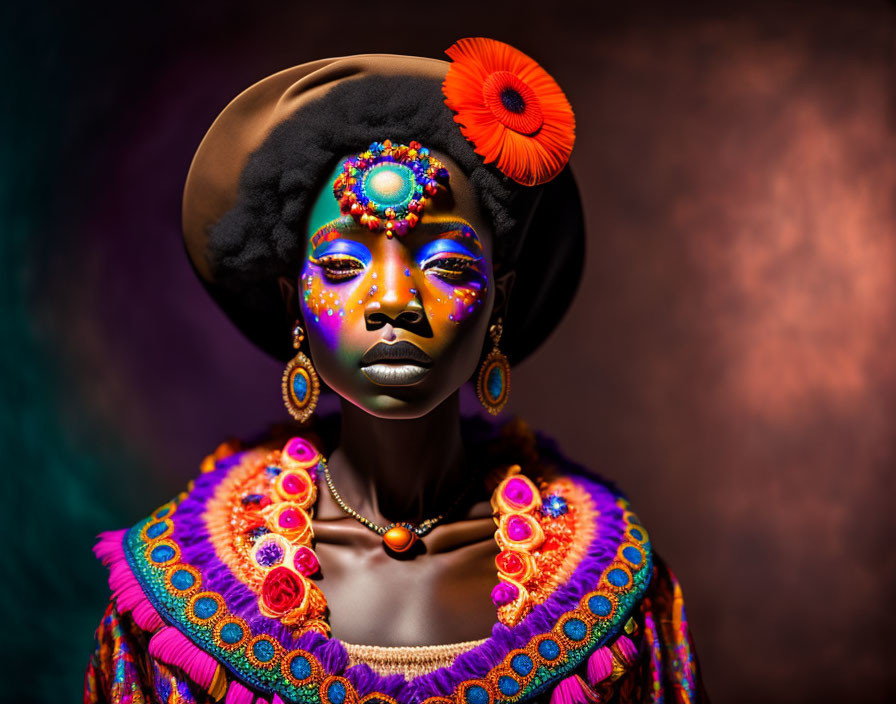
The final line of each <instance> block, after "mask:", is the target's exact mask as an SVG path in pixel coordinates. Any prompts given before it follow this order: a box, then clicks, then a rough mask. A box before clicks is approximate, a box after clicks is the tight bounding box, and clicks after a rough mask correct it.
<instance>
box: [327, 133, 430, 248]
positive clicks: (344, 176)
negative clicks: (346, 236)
mask: <svg viewBox="0 0 896 704" xmlns="http://www.w3.org/2000/svg"><path fill="white" fill-rule="evenodd" d="M342 168H343V170H342V173H341V174H339V175H338V176H337V177H336V180H335V181H334V182H333V195H334V196H335V198H336V200H337V201H339V210H340V211H341V212H342V214H343V215H351V216H352V217H353V218H354V219H355V220H356V221H357V222H358V223H360V224H361V225H364V226H366V227H367V228H369V229H370V230H372V231H381V232H385V233H386V237H390V238H391V237H392V236H393V235H396V234H398V235H404V234H406V233H407V231H408V230H409V229H411V228H412V227H414V226H416V224H417V223H418V222H419V220H420V215H421V214H422V212H423V207H424V205H425V204H426V201H427V199H428V197H430V196H433V195H435V194H436V191H437V190H438V188H439V184H443V185H445V184H447V183H448V169H447V168H445V165H444V164H443V163H442V162H441V161H439V160H438V159H436V158H435V157H434V156H432V155H431V154H430V151H429V149H427V148H426V147H424V146H422V145H421V144H420V142H411V143H410V144H407V145H405V144H394V145H393V144H392V142H391V141H390V140H388V139H387V140H386V141H384V142H374V143H373V144H371V145H370V147H369V148H368V149H367V151H364V152H361V153H360V154H358V155H357V156H354V157H351V158H350V159H346V160H345V162H344V163H343V165H342Z"/></svg>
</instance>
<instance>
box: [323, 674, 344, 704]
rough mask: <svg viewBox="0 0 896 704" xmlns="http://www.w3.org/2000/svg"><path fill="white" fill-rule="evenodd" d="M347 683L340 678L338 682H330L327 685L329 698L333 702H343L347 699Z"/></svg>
mask: <svg viewBox="0 0 896 704" xmlns="http://www.w3.org/2000/svg"><path fill="white" fill-rule="evenodd" d="M345 695H346V691H345V685H344V684H342V682H339V681H338V680H337V681H336V682H330V686H329V687H327V699H329V700H330V701H331V702H332V704H342V703H343V702H344V701H345Z"/></svg>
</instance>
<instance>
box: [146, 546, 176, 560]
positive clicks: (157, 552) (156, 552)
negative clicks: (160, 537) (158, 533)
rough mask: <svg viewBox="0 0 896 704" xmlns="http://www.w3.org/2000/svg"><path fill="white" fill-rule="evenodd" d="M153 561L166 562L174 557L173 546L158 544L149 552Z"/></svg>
mask: <svg viewBox="0 0 896 704" xmlns="http://www.w3.org/2000/svg"><path fill="white" fill-rule="evenodd" d="M149 556H150V559H152V561H153V562H167V561H168V560H170V559H172V558H173V557H174V548H172V547H171V546H169V545H159V546H157V547H155V548H153V551H152V552H151V553H150V555H149Z"/></svg>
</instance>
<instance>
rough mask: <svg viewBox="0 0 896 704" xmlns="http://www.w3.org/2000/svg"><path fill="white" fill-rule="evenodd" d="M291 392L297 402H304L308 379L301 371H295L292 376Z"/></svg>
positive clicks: (306, 394)
mask: <svg viewBox="0 0 896 704" xmlns="http://www.w3.org/2000/svg"><path fill="white" fill-rule="evenodd" d="M292 392H293V394H295V397H296V400H297V401H298V402H299V403H304V402H305V397H306V396H308V379H306V378H305V375H304V374H302V372H301V371H298V372H296V374H295V375H294V376H293V378H292Z"/></svg>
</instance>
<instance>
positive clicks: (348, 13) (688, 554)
mask: <svg viewBox="0 0 896 704" xmlns="http://www.w3.org/2000/svg"><path fill="white" fill-rule="evenodd" d="M133 11H134V10H133V9H132V10H131V12H133ZM139 13H140V14H139V15H136V16H135V15H133V14H130V13H129V12H125V11H123V10H122V9H120V8H113V7H112V6H108V7H103V8H97V7H82V6H78V7H66V8H62V9H60V8H54V9H53V10H52V11H49V10H48V11H46V12H44V13H42V14H41V13H37V14H35V18H34V19H33V27H32V29H34V31H35V36H36V37H37V39H36V41H35V45H34V47H33V49H34V56H35V61H34V63H33V64H32V65H31V66H30V67H29V70H33V71H34V74H35V76H37V77H39V78H40V79H41V81H43V83H41V84H40V85H39V86H38V88H36V89H35V90H36V91H43V92H44V94H46V92H47V91H50V93H52V91H58V102H57V110H58V113H57V114H55V115H54V116H55V117H56V118H57V119H58V124H57V128H58V129H61V132H53V137H52V139H56V140H58V141H59V142H60V144H61V147H60V153H59V154H54V155H52V158H50V157H49V156H46V155H44V161H43V162H40V163H41V164H44V165H45V167H46V168H42V169H41V173H40V180H41V189H42V190H39V191H38V192H40V193H42V194H44V197H43V198H42V199H41V200H40V202H39V203H36V204H35V205H34V207H35V209H37V208H43V209H45V210H46V211H47V212H49V213H50V214H51V215H52V222H51V223H50V224H48V225H47V226H46V227H44V228H43V229H41V230H40V231H39V232H35V234H34V238H33V240H32V241H31V243H30V246H29V249H28V256H27V258H26V259H25V260H23V261H25V262H26V263H23V265H22V270H23V271H25V272H26V274H25V275H24V277H25V279H27V283H28V288H27V290H28V291H29V299H28V300H29V306H30V308H29V310H30V314H29V315H30V318H29V320H30V324H31V325H32V326H33V328H34V334H35V336H36V339H38V340H39V341H40V342H41V344H42V345H44V347H45V349H46V350H48V351H50V353H52V354H53V355H54V357H55V361H54V364H53V365H52V367H53V369H54V370H57V369H58V370H62V371H58V372H54V373H60V374H62V373H65V374H66V377H65V386H64V388H65V393H64V394H60V398H59V399H58V400H57V402H56V403H57V405H58V408H57V415H58V417H59V418H61V419H62V423H63V425H64V428H65V435H66V438H67V440H66V442H67V443H68V445H67V447H71V448H74V449H73V450H72V452H78V453H81V454H80V456H81V457H82V458H86V459H84V462H83V463H82V465H81V466H83V467H87V468H89V471H90V472H92V474H90V477H92V478H93V480H95V481H96V483H97V487H100V486H102V489H99V488H97V489H96V490H95V491H93V493H92V494H91V493H90V492H85V495H88V494H90V495H91V496H92V498H93V500H94V505H95V506H97V507H100V508H97V509H95V510H92V511H88V510H84V509H83V505H84V504H83V503H82V504H80V505H81V506H82V509H80V512H79V514H78V515H79V517H80V520H79V522H75V523H72V522H69V523H66V524H65V526H66V527H67V534H68V535H72V536H74V537H73V538H72V540H73V542H76V543H77V545H76V546H74V547H72V548H71V550H70V551H69V554H70V555H71V556H72V557H71V558H70V559H71V560H74V561H75V562H76V563H77V568H76V570H75V572H76V573H78V574H83V575H86V576H84V577H82V578H80V579H81V581H80V582H79V583H78V584H80V587H79V588H78V589H79V591H78V590H76V591H74V592H73V591H72V589H73V587H72V586H71V583H69V584H68V587H67V588H66V589H67V590H68V591H66V590H63V589H61V588H60V591H59V594H58V595H57V596H58V597H59V598H60V599H63V600H64V599H65V598H66V594H69V595H70V594H72V593H77V594H79V595H80V596H79V598H78V603H77V604H76V605H70V606H69V607H66V608H67V609H68V611H67V614H72V613H78V614H80V615H81V616H80V618H82V620H83V621H84V623H88V622H89V623H95V622H96V619H97V618H98V617H99V614H100V612H101V609H102V602H103V600H104V599H105V595H104V591H103V586H102V579H103V575H102V572H101V570H100V568H99V567H97V566H95V565H94V564H93V563H92V562H91V558H90V555H89V553H88V546H89V544H90V541H91V536H92V534H93V533H94V532H96V531H97V530H99V529H107V528H116V527H119V526H120V525H124V523H123V522H124V521H132V520H136V519H137V518H138V517H140V516H141V515H143V514H145V513H146V511H148V510H150V509H151V508H152V507H153V506H155V505H156V504H157V503H161V501H163V500H165V499H166V498H168V497H169V496H170V495H171V494H173V493H174V492H176V491H178V490H179V489H180V488H181V487H182V486H183V485H184V484H185V482H186V481H187V480H188V479H189V478H190V477H191V476H192V475H193V474H194V473H195V471H196V465H197V462H198V460H199V458H201V456H202V455H203V454H204V453H205V452H207V451H208V449H209V448H211V447H213V446H214V445H216V444H217V443H218V442H219V441H220V440H221V439H222V438H223V437H225V436H227V435H228V434H231V433H236V434H242V435H248V434H251V433H252V432H254V431H256V430H258V429H260V428H262V427H264V425H265V424H266V423H267V422H268V421H271V420H277V419H279V418H282V417H283V414H282V411H281V410H280V408H279V403H278V395H279V367H278V366H277V365H276V364H274V363H272V362H270V361H267V360H265V359H263V358H262V357H261V356H260V355H259V354H258V353H256V352H255V351H254V350H253V349H252V348H251V347H250V346H249V345H248V343H246V342H245V341H243V340H242V339H241V338H239V337H238V335H237V334H236V333H235V332H234V331H233V330H232V329H231V328H230V326H229V324H228V323H227V322H226V321H225V320H224V319H223V318H222V316H221V315H220V313H219V312H218V311H217V310H216V309H215V308H214V306H213V305H212V304H211V302H210V301H209V300H208V298H207V296H206V295H205V294H204V292H203V291H202V290H201V288H200V286H199V285H198V283H196V281H195V280H194V277H193V275H192V272H191V271H190V269H189V266H188V264H187V262H186V257H185V256H184V254H183V251H182V247H181V244H180V241H179V235H178V212H179V198H180V191H181V188H182V184H183V179H184V177H185V174H186V169H187V166H188V164H189V160H190V158H191V156H192V153H193V150H194V149H195V147H196V145H197V144H198V141H199V139H200V138H201V136H202V134H203V132H204V130H205V129H206V128H207V126H208V125H209V124H210V122H211V120H212V119H213V118H214V116H215V115H216V114H217V112H218V111H219V110H220V109H221V108H222V107H223V105H224V104H225V103H226V101H227V100H228V99H229V98H231V97H232V96H234V95H235V94H236V93H237V92H238V91H240V90H241V89H242V88H244V87H246V86H248V85H249V84H250V83H252V82H253V81H255V80H257V79H259V78H261V77H263V76H265V75H267V74H269V73H272V72H274V71H275V70H278V69H280V68H284V67H287V66H290V65H293V64H296V63H301V62H303V61H307V60H311V59H314V58H320V57H323V56H331V55H340V54H347V53H362V52H368V51H383V52H394V53H406V54H421V55H431V56H438V55H440V52H441V51H442V49H443V48H445V47H447V46H449V45H450V44H451V42H453V41H454V40H455V39H457V38H459V37H462V36H471V35H484V36H491V37H495V38H497V39H501V40H504V41H508V42H510V43H512V44H514V45H516V46H518V47H519V48H521V49H523V50H524V51H526V52H527V53H529V54H530V55H532V56H533V57H535V58H536V59H537V60H539V61H540V62H541V63H542V64H543V65H544V66H545V67H546V68H547V69H548V70H549V71H550V72H551V73H552V74H553V75H554V76H555V77H557V79H558V80H559V82H560V83H561V85H563V86H564V88H565V89H566V91H567V93H568V95H569V97H570V100H571V102H572V103H573V106H574V107H575V109H576V113H577V118H578V141H577V145H576V150H575V154H574V156H573V165H574V168H575V170H576V173H577V175H578V179H579V182H580V184H581V189H582V194H583V197H584V201H585V207H586V217H587V222H588V227H589V243H588V260H587V265H586V273H585V279H584V281H583V284H582V287H581V291H580V294H579V296H578V298H577V300H576V302H575V305H574V306H573V307H572V309H571V310H570V311H569V312H568V314H567V315H566V318H565V319H564V321H563V323H562V325H561V327H560V328H559V330H558V332H557V333H556V334H555V335H554V336H553V337H552V338H551V339H550V340H549V341H548V342H547V343H546V344H545V345H544V346H543V347H542V348H541V350H540V351H539V352H538V353H536V354H535V355H534V356H533V357H532V358H531V359H530V360H528V361H526V362H525V363H524V364H523V365H522V366H521V367H520V368H519V369H517V370H515V371H514V374H513V389H512V400H511V403H510V408H509V411H510V413H519V414H521V415H522V416H523V417H525V418H527V419H528V420H529V421H530V422H531V423H532V425H534V426H535V427H536V428H539V429H541V430H544V431H545V432H547V433H549V434H552V435H554V436H556V437H557V438H558V440H559V441H560V443H561V446H562V447H564V448H565V450H566V451H567V452H568V453H569V454H570V455H571V456H572V457H574V458H576V459H578V460H581V461H582V462H584V463H585V464H587V465H589V466H591V467H593V468H594V469H595V470H597V471H599V472H601V473H603V474H604V475H606V476H608V477H610V478H613V479H615V480H616V481H617V482H618V483H619V484H620V486H621V487H622V488H623V489H624V490H626V491H627V492H628V493H629V494H630V496H631V498H632V500H633V503H634V504H635V507H636V508H637V509H638V510H639V513H640V514H641V516H642V518H643V520H644V521H645V523H646V525H647V526H648V527H649V528H650V530H651V533H652V537H653V539H654V541H655V545H656V547H657V548H658V549H659V550H660V552H661V553H662V554H663V555H664V557H665V558H666V559H667V561H668V562H669V563H670V565H671V566H672V568H673V569H674V570H675V571H676V573H677V575H678V576H679V578H680V579H681V581H682V582H683V585H684V589H685V597H686V602H687V605H688V613H689V616H690V619H691V623H692V628H693V631H694V634H695V637H696V641H697V646H698V651H699V654H700V656H701V659H702V663H703V666H704V671H705V680H706V684H707V688H708V690H709V692H710V694H711V695H712V697H713V699H714V701H716V702H757V701H761V702H813V703H817V702H835V701H849V702H883V701H890V700H892V698H893V697H894V696H896V673H894V669H893V663H894V660H896V658H894V655H896V651H894V646H893V636H892V634H893V631H894V626H896V617H894V610H893V607H892V602H891V596H892V595H893V590H894V584H896V557H894V554H896V553H894V551H893V549H892V547H891V545H890V542H891V539H892V535H893V517H892V516H893V512H894V509H893V508H892V506H891V504H892V503H893V498H894V481H893V476H894V472H893V466H894V461H896V429H894V428H896V425H894V420H896V276H894V275H896V212H894V211H896V159H894V156H896V152H894V147H896V120H894V104H893V97H894V43H893V38H894V28H896V12H894V10H893V7H892V6H891V5H888V4H885V3H874V2H867V3H841V4H818V3H805V4H791V3H786V4H785V3H775V4H761V5H758V6H757V5H752V4H751V5H747V4H742V5H739V6H728V7H719V6H716V5H705V6H699V7H694V6H688V7H687V8H684V7H682V6H677V7H675V8H667V9H658V8H657V7H649V6H636V7H635V6H626V7H621V6H620V7H612V8H609V9H606V8H604V9H601V8H596V7H595V6H594V5H593V4H591V3H584V2H583V3H557V2H550V3H548V2H540V3H535V2H519V3H514V4H497V3H495V4H488V5H487V4H485V3H482V2H452V3H441V4H434V3H430V4H417V5H416V6H415V5H412V4H410V3H407V2H403V3H380V4H377V5H376V9H374V8H373V6H372V5H362V4H353V5H345V4H335V3H317V4H314V5H310V4H302V5H299V4H297V3H282V4H279V5H276V4H253V5H242V4H240V5H237V4H226V3H217V4H214V5H213V4H198V5H195V4H194V5H190V6H189V7H177V8H175V7H174V6H168V5H164V4H163V5H159V6H153V7H152V8H149V7H146V8H141V9H140V10H139ZM47 22H49V23H50V24H51V25H52V26H54V27H56V28H57V29H56V30H54V31H53V32H43V30H44V29H45V26H46V23H47ZM54 23H55V24H54ZM35 28H37V29H35ZM53 95H54V96H56V95H57V94H53ZM21 109H23V110H24V109H25V108H24V107H23V108H21ZM58 125H61V127H58ZM49 135H50V133H49V132H48V133H46V135H45V136H43V137H39V138H38V142H37V143H38V144H39V143H40V140H41V139H46V140H49V139H51V136H49ZM35 149H36V147H35ZM542 236H543V237H544V238H545V241H546V246H547V247H548V248H549V247H550V244H549V243H550V237H551V233H550V232H545V233H542ZM559 314H560V312H558V315H559ZM48 373H49V372H48ZM470 398H471V395H470V394H469V393H468V394H467V395H466V401H467V402H468V405H469V408H470V409H471V410H472V409H474V408H475V405H473V404H469V401H470ZM83 471H84V472H87V471H88V470H87V469H85V470H83ZM22 491H24V492H25V493H24V494H23V495H24V496H25V505H27V501H28V500H32V501H34V503H35V504H36V503H38V499H37V498H35V497H36V496H37V495H36V494H29V493H28V492H29V491H32V490H31V489H29V488H27V487H26V488H24V489H22ZM42 491H43V490H42ZM46 491H50V492H53V491H58V492H60V494H59V495H60V496H62V495H63V492H68V493H66V494H65V496H67V497H70V496H71V495H72V492H73V489H72V487H71V486H67V485H65V486H63V487H62V488H60V487H51V488H49V489H47V490H46ZM29 497H31V498H30V499H29ZM51 498H52V494H51ZM46 500H47V499H46V495H45V494H44V495H42V498H40V501H43V502H46ZM79 500H81V501H84V500H85V499H84V498H83V496H82V497H81V499H79ZM66 501H68V499H66ZM72 501H73V500H72ZM60 503H65V502H62V501H61V500H60ZM65 505H69V504H68V503H66V504H65ZM60 510H62V509H60ZM65 510H69V509H65ZM69 513H70V514H71V510H69ZM72 515H73V514H72ZM22 520H23V521H24V523H21V524H19V525H20V526H21V525H24V526H26V528H28V526H31V528H34V526H36V525H37V524H36V523H29V522H28V521H31V520H32V519H30V518H28V517H23V518H22ZM36 520H37V519H34V521H36ZM42 520H44V519H42ZM41 525H43V524H41ZM62 525H63V524H62V523H60V526H62ZM73 525H75V526H77V527H76V528H72V527H71V526H73ZM28 530H30V528H28ZM54 535H59V532H58V531H57V532H56V533H54ZM54 539H55V540H58V538H54ZM38 574H42V572H38ZM41 584H43V582H41ZM35 594H36V595H37V596H35V597H34V598H35V600H36V601H38V600H40V604H39V606H40V608H42V609H48V608H51V606H52V605H51V602H50V601H48V600H47V599H44V598H43V597H41V596H40V595H41V594H42V592H40V590H37V591H36V592H35ZM68 598H71V597H70V596H69V597H68ZM60 603H64V602H60ZM48 604H49V606H48ZM36 606H37V604H36ZM57 620H61V619H57ZM69 623H70V624H71V623H72V621H71V620H70V621H69ZM48 628H50V630H51V631H52V627H48ZM71 629H72V631H78V632H79V633H80V632H81V630H83V631H84V633H83V635H84V636H85V637H83V638H82V637H80V636H79V637H78V639H77V647H74V646H73V647H72V652H71V653H69V654H68V655H66V656H65V658H67V660H66V663H69V665H66V666H67V667H68V670H67V671H69V670H70V671H72V672H75V671H79V670H81V669H83V664H82V663H83V662H84V661H85V658H86V654H87V651H88V649H89V638H88V637H87V636H89V633H88V632H87V631H88V629H87V628H86V627H82V626H78V627H77V628H75V626H74V625H72V626H71ZM23 632H24V631H23ZM54 652H55V651H54ZM46 657H51V656H50V655H47V656H46ZM53 657H57V659H60V661H61V660H62V659H63V657H62V656H61V655H58V656H53ZM29 662H30V661H29ZM70 663H74V664H73V665H71V664H70ZM60 667H62V665H60ZM66 677H67V678H68V677H69V676H68V675H66ZM75 679H76V678H75V677H74V676H73V677H71V678H70V679H66V684H65V687H66V689H68V687H69V685H70V684H71V685H72V686H74V680H75ZM60 686H62V685H60ZM57 691H59V690H57ZM62 698H63V699H66V700H70V699H72V698H73V697H71V696H68V695H66V696H63V697H62ZM74 698H77V695H75V697H74Z"/></svg>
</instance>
